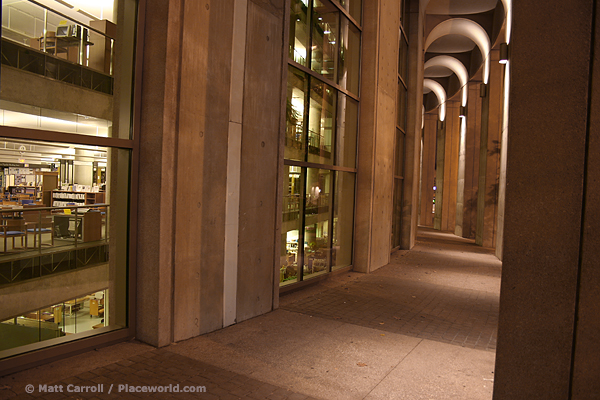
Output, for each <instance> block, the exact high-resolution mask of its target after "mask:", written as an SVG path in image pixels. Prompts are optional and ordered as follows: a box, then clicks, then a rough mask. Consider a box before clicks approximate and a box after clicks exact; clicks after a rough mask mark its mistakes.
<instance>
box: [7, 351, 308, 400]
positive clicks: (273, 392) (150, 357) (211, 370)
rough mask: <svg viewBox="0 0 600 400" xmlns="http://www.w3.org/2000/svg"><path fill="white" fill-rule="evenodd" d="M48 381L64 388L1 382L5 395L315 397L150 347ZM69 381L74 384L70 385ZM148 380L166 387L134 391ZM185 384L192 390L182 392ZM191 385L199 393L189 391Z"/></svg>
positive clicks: (180, 398) (226, 399) (290, 399)
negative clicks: (29, 388)
mask: <svg viewBox="0 0 600 400" xmlns="http://www.w3.org/2000/svg"><path fill="white" fill-rule="evenodd" d="M116 382H118V383H116ZM45 384H46V385H48V386H50V387H52V388H53V389H56V390H61V391H62V393H61V392H56V391H55V392H53V393H50V392H49V390H52V389H50V388H48V387H47V388H46V393H40V390H39V389H40V388H39V385H40V383H37V382H36V385H35V386H34V393H32V394H28V393H25V392H24V391H25V389H26V388H25V387H24V386H23V387H10V389H9V388H8V387H6V386H4V387H2V386H0V399H35V398H44V399H94V400H95V399H139V398H157V399H177V400H185V399H206V400H209V399H210V400H212V399H221V400H230V399H231V400H233V399H236V400H237V399H268V400H312V399H315V398H313V397H309V396H306V395H303V394H299V393H294V392H292V391H290V390H287V389H284V388H281V387H277V386H274V385H271V384H268V383H265V382H261V381H258V380H256V379H252V378H249V377H246V376H243V375H240V374H236V373H234V372H231V371H226V370H224V369H222V368H217V367H215V366H212V365H209V364H206V363H204V362H201V361H198V360H194V359H192V358H189V357H185V356H182V355H179V354H175V353H172V352H170V351H168V350H165V349H157V350H153V351H148V352H146V353H143V354H141V355H137V356H133V357H131V358H129V359H126V360H122V361H119V362H116V363H113V364H109V365H107V366H104V367H100V368H95V369H92V370H90V371H87V372H84V373H81V374H79V375H75V376H72V377H69V378H67V379H64V380H59V381H55V382H51V383H45ZM69 385H73V386H71V387H69ZM125 385H128V386H125ZM111 386H112V387H111ZM143 386H147V387H156V390H157V392H159V391H161V390H162V392H161V393H144V392H139V393H138V392H131V391H132V390H138V388H141V387H143ZM157 386H162V388H158V387H157ZM75 387H77V388H83V387H89V389H87V390H89V392H87V393H68V391H69V390H70V391H72V390H73V388H75ZM184 387H185V388H186V389H184ZM1 389H4V390H1ZM82 390H83V389H82ZM140 390H141V389H140ZM183 390H187V391H188V393H183ZM192 390H193V391H194V393H189V392H191V391H192Z"/></svg>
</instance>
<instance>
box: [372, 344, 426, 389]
mask: <svg viewBox="0 0 600 400" xmlns="http://www.w3.org/2000/svg"><path fill="white" fill-rule="evenodd" d="M404 336H407V335H404ZM423 340H424V339H419V341H418V342H417V344H415V346H414V347H413V348H412V349H410V351H409V352H408V353H406V355H405V356H404V357H402V358H401V359H400V360H398V362H397V363H396V365H395V366H393V367H392V368H390V370H389V371H388V373H387V374H385V376H384V377H383V378H381V380H380V381H379V383H377V384H376V385H375V386H373V388H372V389H371V390H370V391H369V393H367V394H366V395H365V397H363V400H365V399H366V398H367V397H369V395H370V394H371V393H373V391H374V390H375V389H377V387H378V386H379V385H381V384H382V383H383V381H384V380H385V379H386V378H387V377H388V376H389V375H390V374H391V373H392V372H393V371H394V370H395V369H396V368H398V366H399V365H400V364H401V363H402V362H403V361H404V360H405V359H406V358H407V357H408V356H409V355H410V354H411V353H412V352H413V351H414V350H415V349H416V348H417V347H419V345H420V344H421V343H422V342H423Z"/></svg>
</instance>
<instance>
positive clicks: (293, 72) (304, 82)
mask: <svg viewBox="0 0 600 400" xmlns="http://www.w3.org/2000/svg"><path fill="white" fill-rule="evenodd" d="M307 91H308V78H307V77H306V74H305V73H304V72H301V71H299V70H298V69H296V68H293V67H289V68H288V85H287V100H286V115H285V119H286V130H285V150H284V156H285V158H286V159H288V160H298V161H304V153H305V135H304V104H305V98H306V92H307Z"/></svg>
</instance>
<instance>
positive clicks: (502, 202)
mask: <svg viewBox="0 0 600 400" xmlns="http://www.w3.org/2000/svg"><path fill="white" fill-rule="evenodd" d="M502 90H503V98H502V129H501V134H502V138H501V140H500V159H499V164H500V165H499V169H500V175H499V177H498V221H497V224H496V257H498V259H500V260H502V252H503V249H504V243H503V240H504V215H505V210H506V163H507V158H508V152H507V146H508V106H509V96H510V92H509V90H510V65H509V64H507V65H505V66H504V77H503V84H502Z"/></svg>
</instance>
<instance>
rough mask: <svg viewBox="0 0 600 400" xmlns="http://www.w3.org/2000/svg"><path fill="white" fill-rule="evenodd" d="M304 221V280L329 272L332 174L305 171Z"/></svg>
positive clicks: (309, 169) (311, 170) (328, 172)
mask: <svg viewBox="0 0 600 400" xmlns="http://www.w3.org/2000/svg"><path fill="white" fill-rule="evenodd" d="M306 171H307V172H306V200H305V217H304V218H305V220H304V278H305V279H306V278H307V277H313V276H316V275H320V274H324V273H327V272H329V260H330V255H331V247H330V242H329V239H330V237H329V232H330V226H329V222H330V221H331V210H332V204H331V200H332V197H331V179H332V176H333V174H332V172H331V171H329V170H325V169H317V168H307V170H306Z"/></svg>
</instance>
